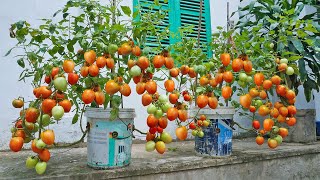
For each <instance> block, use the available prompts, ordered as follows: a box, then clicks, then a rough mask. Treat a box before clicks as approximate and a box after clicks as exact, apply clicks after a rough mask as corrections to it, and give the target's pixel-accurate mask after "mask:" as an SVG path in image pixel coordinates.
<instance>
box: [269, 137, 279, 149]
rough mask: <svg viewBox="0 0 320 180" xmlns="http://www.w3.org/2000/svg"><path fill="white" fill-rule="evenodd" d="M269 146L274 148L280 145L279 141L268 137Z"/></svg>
mask: <svg viewBox="0 0 320 180" xmlns="http://www.w3.org/2000/svg"><path fill="white" fill-rule="evenodd" d="M268 146H269V147H270V148H271V149H274V148H276V147H277V146H278V142H277V141H276V140H275V139H268Z"/></svg>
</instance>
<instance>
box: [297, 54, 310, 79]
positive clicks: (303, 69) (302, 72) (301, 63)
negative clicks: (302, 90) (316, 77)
mask: <svg viewBox="0 0 320 180" xmlns="http://www.w3.org/2000/svg"><path fill="white" fill-rule="evenodd" d="M298 63H299V71H300V79H301V81H302V82H303V81H305V80H306V78H307V73H308V72H307V70H306V63H305V61H304V60H303V59H300V60H299V61H298Z"/></svg>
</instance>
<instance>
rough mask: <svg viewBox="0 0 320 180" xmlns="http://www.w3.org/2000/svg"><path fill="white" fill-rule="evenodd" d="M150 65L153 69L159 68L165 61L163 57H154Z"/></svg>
mask: <svg viewBox="0 0 320 180" xmlns="http://www.w3.org/2000/svg"><path fill="white" fill-rule="evenodd" d="M152 63H153V65H154V67H155V68H161V67H162V66H163V65H164V63H165V59H164V57H163V56H160V55H156V56H154V57H153V61H152Z"/></svg>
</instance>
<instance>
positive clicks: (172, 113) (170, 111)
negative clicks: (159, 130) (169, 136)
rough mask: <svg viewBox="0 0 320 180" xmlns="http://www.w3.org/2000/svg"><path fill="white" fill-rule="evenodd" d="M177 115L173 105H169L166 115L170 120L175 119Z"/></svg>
mask: <svg viewBox="0 0 320 180" xmlns="http://www.w3.org/2000/svg"><path fill="white" fill-rule="evenodd" d="M178 115H179V112H178V109H177V108H175V107H171V108H169V109H168V111H167V117H168V119H169V120H170V121H173V120H175V119H177V117H178Z"/></svg>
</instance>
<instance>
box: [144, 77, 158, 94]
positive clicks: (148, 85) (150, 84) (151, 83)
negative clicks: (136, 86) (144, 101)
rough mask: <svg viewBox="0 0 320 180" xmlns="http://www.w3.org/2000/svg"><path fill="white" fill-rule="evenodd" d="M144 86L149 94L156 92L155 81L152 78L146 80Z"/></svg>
mask: <svg viewBox="0 0 320 180" xmlns="http://www.w3.org/2000/svg"><path fill="white" fill-rule="evenodd" d="M145 88H146V90H147V91H148V93H149V94H154V93H156V92H157V83H156V82H154V81H152V80H151V81H148V82H146V86H145Z"/></svg>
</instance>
